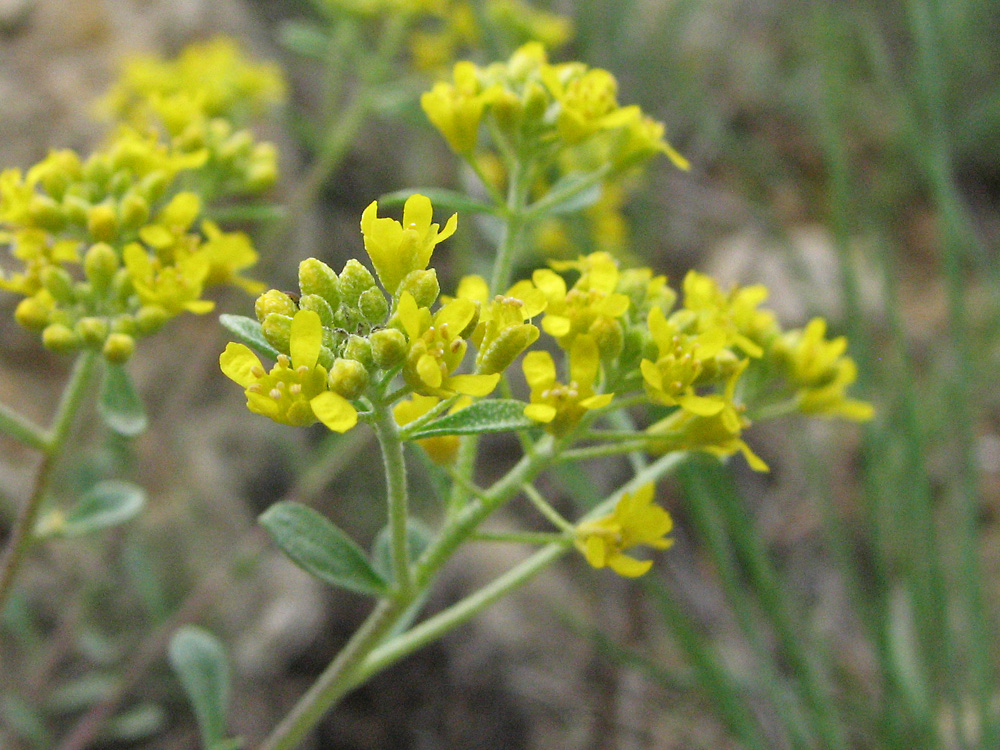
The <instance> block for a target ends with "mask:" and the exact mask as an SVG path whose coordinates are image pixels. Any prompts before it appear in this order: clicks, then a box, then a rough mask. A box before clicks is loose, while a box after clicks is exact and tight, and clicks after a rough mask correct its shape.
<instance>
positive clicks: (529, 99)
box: [524, 81, 551, 126]
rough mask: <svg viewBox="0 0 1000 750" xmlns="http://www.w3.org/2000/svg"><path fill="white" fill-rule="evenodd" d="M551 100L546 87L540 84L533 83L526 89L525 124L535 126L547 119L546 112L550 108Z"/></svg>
mask: <svg viewBox="0 0 1000 750" xmlns="http://www.w3.org/2000/svg"><path fill="white" fill-rule="evenodd" d="M550 102H551V99H550V97H549V94H548V92H547V91H546V90H545V87H544V86H542V85H541V84H540V83H537V82H535V81H531V82H529V83H528V85H527V86H525V87H524V123H525V125H529V126H530V125H534V124H537V123H540V122H541V121H542V118H543V117H545V112H546V110H548V108H549V103H550Z"/></svg>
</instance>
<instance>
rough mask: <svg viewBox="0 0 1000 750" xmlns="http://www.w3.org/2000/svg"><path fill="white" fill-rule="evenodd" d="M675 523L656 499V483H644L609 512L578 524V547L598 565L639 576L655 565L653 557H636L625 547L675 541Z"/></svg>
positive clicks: (661, 546)
mask: <svg viewBox="0 0 1000 750" xmlns="http://www.w3.org/2000/svg"><path fill="white" fill-rule="evenodd" d="M673 526H674V522H673V519H672V518H671V517H670V514H669V513H667V511H665V510H664V509H663V508H661V507H660V506H659V505H656V504H655V503H654V502H653V484H652V483H650V484H644V485H643V486H642V487H640V488H639V489H638V490H636V491H635V492H634V493H632V494H629V493H627V492H626V493H624V494H623V495H622V496H621V498H620V499H619V500H618V502H617V503H616V504H615V509H614V510H613V511H612V512H611V513H610V514H609V515H607V516H604V517H603V518H598V519H596V520H594V521H584V522H583V523H581V524H580V525H579V526H577V527H576V547H577V549H579V550H580V552H582V553H583V555H584V556H585V557H586V558H587V562H588V563H590V564H591V565H592V566H594V567H595V568H605V567H607V568H611V569H612V570H613V571H615V572H616V573H618V575H621V576H625V577H626V578H636V577H638V576H641V575H642V574H644V573H646V572H647V571H648V570H649V569H650V568H651V567H653V561H652V560H636V559H635V558H634V557H630V556H628V555H626V554H625V551H626V550H629V549H631V548H632V547H638V546H645V547H652V548H653V549H667V548H668V547H670V546H671V545H672V544H673V540H672V539H668V538H667V534H669V533H670V530H671V529H672V528H673Z"/></svg>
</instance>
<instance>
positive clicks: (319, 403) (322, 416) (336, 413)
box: [309, 391, 358, 432]
mask: <svg viewBox="0 0 1000 750" xmlns="http://www.w3.org/2000/svg"><path fill="white" fill-rule="evenodd" d="M309 406H310V407H312V410H313V414H315V415H316V418H317V419H319V421H320V422H322V423H323V424H325V425H326V426H327V427H329V428H330V429H331V430H333V431H334V432H347V431H348V430H349V429H351V428H352V427H354V425H356V424H357V423H358V412H357V410H356V409H355V408H354V406H352V405H351V402H350V401H348V400H347V399H346V398H344V397H343V396H341V395H340V394H337V393H334V392H333V391H323V393H321V394H319V395H318V396H316V397H315V398H313V399H312V400H311V401H310V402H309Z"/></svg>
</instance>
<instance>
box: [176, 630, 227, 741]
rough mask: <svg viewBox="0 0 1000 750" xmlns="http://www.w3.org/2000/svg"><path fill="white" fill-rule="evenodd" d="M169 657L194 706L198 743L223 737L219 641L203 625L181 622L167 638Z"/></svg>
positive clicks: (223, 697) (223, 685)
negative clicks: (168, 639)
mask: <svg viewBox="0 0 1000 750" xmlns="http://www.w3.org/2000/svg"><path fill="white" fill-rule="evenodd" d="M169 657H170V666H171V667H173V670H174V672H176V673H177V678H178V679H179V680H180V681H181V685H182V686H183V687H184V692H185V693H187V697H188V700H189V701H190V702H191V707H192V708H193V709H194V714H195V718H196V719H197V720H198V729H199V730H200V732H201V741H202V745H203V746H204V747H210V746H211V745H213V744H214V743H216V742H218V741H220V740H223V739H225V737H226V711H227V709H228V706H229V663H228V662H227V660H226V649H225V647H224V646H223V645H222V642H221V641H220V640H219V639H218V638H216V637H215V636H214V635H212V634H211V633H209V632H208V631H207V630H205V629H203V628H199V627H195V626H194V625H185V626H184V627H182V628H179V629H178V630H177V632H176V633H174V637H173V638H171V639H170V651H169Z"/></svg>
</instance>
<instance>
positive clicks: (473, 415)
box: [404, 398, 537, 440]
mask: <svg viewBox="0 0 1000 750" xmlns="http://www.w3.org/2000/svg"><path fill="white" fill-rule="evenodd" d="M524 406H525V405H524V402H523V401H517V400H515V399H500V398H497V399H490V400H489V401H477V402H476V403H474V404H471V405H470V406H466V407H465V408H464V409H461V410H459V411H457V412H455V413H454V414H446V415H445V416H443V417H441V418H440V419H435V420H434V421H433V422H430V423H428V424H425V425H424V426H423V427H421V428H420V429H419V430H417V431H416V432H413V433H412V434H409V433H405V430H404V434H406V439H407V440H419V439H421V438H427V437H439V436H441V435H481V434H483V433H487V432H509V431H511V430H523V429H526V428H528V427H535V426H537V422H535V421H533V420H531V419H529V418H528V417H526V416H524Z"/></svg>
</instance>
